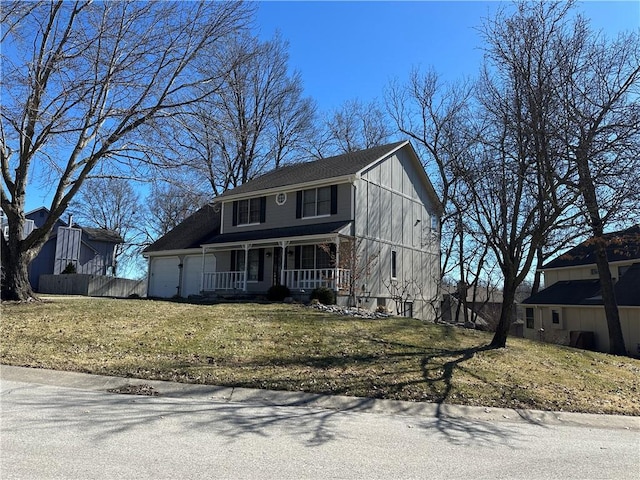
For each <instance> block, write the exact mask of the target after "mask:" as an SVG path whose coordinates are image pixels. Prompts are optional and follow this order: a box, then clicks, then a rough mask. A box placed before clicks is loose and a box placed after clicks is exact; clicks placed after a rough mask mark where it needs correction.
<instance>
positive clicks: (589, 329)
mask: <svg viewBox="0 0 640 480" xmlns="http://www.w3.org/2000/svg"><path fill="white" fill-rule="evenodd" d="M605 239H606V241H607V258H608V260H609V265H610V269H611V276H612V278H613V280H614V282H615V284H614V290H615V295H616V301H617V303H618V312H619V314H620V323H621V326H622V334H623V337H624V340H625V346H626V348H627V352H628V353H629V354H630V355H633V356H640V226H638V225H636V226H634V227H631V228H628V229H626V230H622V231H618V232H613V233H609V234H607V235H605ZM543 272H544V281H545V287H546V288H545V289H544V290H541V291H540V292H538V293H537V294H535V295H532V296H531V297H529V298H527V299H526V300H524V301H523V302H522V303H523V306H524V307H525V325H524V336H525V337H526V338H531V339H536V340H543V341H548V342H553V343H560V344H565V345H573V346H577V347H581V348H587V349H591V350H598V351H602V352H607V351H609V332H608V329H607V321H606V317H605V313H604V306H603V304H602V296H601V294H600V280H599V278H598V269H597V267H596V261H595V246H594V242H593V241H590V240H587V241H585V242H582V243H581V244H579V245H577V246H576V247H573V248H572V249H570V250H568V251H567V252H566V253H564V254H563V255H560V256H559V257H557V258H555V259H554V260H552V261H551V262H549V263H548V264H546V265H545V266H544V267H543Z"/></svg>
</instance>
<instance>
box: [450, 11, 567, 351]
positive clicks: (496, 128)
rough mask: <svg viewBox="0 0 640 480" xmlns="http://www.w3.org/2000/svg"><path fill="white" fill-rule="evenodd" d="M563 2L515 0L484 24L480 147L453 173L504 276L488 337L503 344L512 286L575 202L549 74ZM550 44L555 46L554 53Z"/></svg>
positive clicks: (554, 69)
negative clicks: (457, 175)
mask: <svg viewBox="0 0 640 480" xmlns="http://www.w3.org/2000/svg"><path fill="white" fill-rule="evenodd" d="M570 8H571V5H570V4H569V3H567V4H560V3H553V4H551V3H550V4H544V3H539V4H535V5H530V4H526V3H520V4H518V5H517V8H516V11H515V13H513V14H512V15H510V16H507V15H505V13H504V11H501V12H498V14H497V15H496V16H495V17H494V18H493V19H489V20H487V22H486V23H485V25H484V29H483V32H484V35H485V39H486V41H487V45H488V46H487V57H486V59H487V61H486V67H485V71H484V75H483V77H482V80H481V83H480V84H479V89H478V100H479V111H478V113H479V116H480V118H482V119H483V122H484V124H483V127H482V130H481V132H480V134H479V135H478V138H482V139H483V141H482V143H481V144H479V148H478V149H477V150H476V151H475V152H473V155H469V156H468V157H466V158H464V159H463V160H464V161H463V162H462V163H461V164H460V167H459V168H460V172H461V174H462V177H463V178H464V183H465V188H466V189H467V190H468V192H470V194H471V195H470V198H471V209H470V213H471V220H472V222H473V229H474V230H475V231H476V232H477V233H478V234H480V235H481V236H482V238H484V239H486V241H487V243H488V245H489V247H490V249H491V250H492V252H493V254H494V255H495V257H496V259H497V262H498V265H499V266H500V270H501V273H502V277H503V304H502V310H501V313H500V321H499V323H498V326H497V327H496V332H495V335H494V337H493V340H492V342H491V346H493V347H504V346H505V344H506V339H507V336H508V333H509V328H510V326H511V323H512V321H513V319H514V311H515V309H514V301H515V295H516V291H517V289H518V287H519V286H520V285H521V284H522V282H523V281H524V280H525V279H526V277H527V275H528V274H529V272H530V270H531V267H532V265H533V263H534V261H535V259H536V254H537V252H538V247H539V245H542V244H544V242H545V239H546V238H547V235H548V232H549V231H551V229H552V227H553V226H554V225H557V224H558V222H559V221H562V220H563V219H564V216H565V215H566V214H567V212H570V207H571V206H572V205H573V204H575V198H576V196H575V193H574V192H571V191H570V189H568V188H567V186H566V185H567V182H568V180H569V178H570V176H571V170H570V169H569V168H568V166H567V165H566V163H565V162H563V155H564V151H565V149H564V146H563V144H562V142H561V141H560V139H559V134H560V129H559V127H560V126H559V125H558V118H561V114H562V103H561V99H560V98H558V96H557V95H555V90H554V86H555V83H554V82H555V79H556V78H558V77H559V76H560V70H561V69H562V67H563V64H564V63H565V62H566V61H567V60H568V58H567V57H568V56H569V54H570V52H569V50H568V49H567V48H566V38H563V37H558V36H557V32H558V31H559V30H561V25H562V23H563V21H564V20H565V19H566V18H567V17H566V16H567V12H568V11H569V9H570ZM554 48H555V51H554Z"/></svg>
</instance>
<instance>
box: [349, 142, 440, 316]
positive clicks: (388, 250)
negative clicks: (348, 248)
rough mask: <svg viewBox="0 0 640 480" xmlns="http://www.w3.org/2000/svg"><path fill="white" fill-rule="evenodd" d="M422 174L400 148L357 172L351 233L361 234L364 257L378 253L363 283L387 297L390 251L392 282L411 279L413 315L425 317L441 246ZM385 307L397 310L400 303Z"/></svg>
mask: <svg viewBox="0 0 640 480" xmlns="http://www.w3.org/2000/svg"><path fill="white" fill-rule="evenodd" d="M420 168H421V167H420ZM423 175H424V174H423V173H422V172H420V171H418V170H416V166H415V164H414V162H413V159H412V158H411V157H410V156H409V154H408V153H407V152H406V151H405V150H399V151H397V152H396V153H395V154H394V155H392V156H390V157H388V158H386V159H384V160H382V161H381V162H378V163H377V164H375V165H373V166H371V167H370V168H369V169H367V170H366V171H364V172H362V175H361V178H360V179H359V180H358V181H357V182H356V185H355V189H356V211H355V235H356V237H362V238H364V239H365V251H366V253H365V255H364V256H365V258H366V257H368V256H371V255H377V260H376V262H375V263H374V266H373V269H372V273H371V275H370V276H369V284H370V288H369V286H368V287H367V288H368V289H369V290H370V291H371V292H372V295H375V296H379V297H382V298H385V297H386V298H387V302H389V300H390V297H391V295H392V292H391V291H390V290H391V289H392V287H391V283H392V282H391V280H392V278H391V256H392V252H393V251H395V252H396V263H397V265H396V270H397V272H396V273H397V275H396V279H395V284H396V285H397V286H398V288H399V289H400V290H402V289H404V287H405V285H408V284H410V287H409V288H410V291H411V299H410V300H411V301H413V303H414V307H413V308H414V312H413V313H414V316H415V317H417V318H421V319H425V320H426V319H433V317H434V314H435V313H434V311H433V308H432V307H431V304H430V302H431V301H434V302H435V303H436V304H437V284H438V281H439V277H440V256H439V254H440V247H439V236H438V234H437V232H432V230H431V217H432V216H435V217H436V218H437V206H436V205H434V204H433V203H432V200H431V197H430V196H429V193H428V191H427V187H426V186H425V184H424V181H423V179H424V177H423ZM387 307H390V308H391V309H392V310H394V311H395V312H394V313H402V308H403V306H402V305H397V306H396V305H395V304H392V305H389V304H387Z"/></svg>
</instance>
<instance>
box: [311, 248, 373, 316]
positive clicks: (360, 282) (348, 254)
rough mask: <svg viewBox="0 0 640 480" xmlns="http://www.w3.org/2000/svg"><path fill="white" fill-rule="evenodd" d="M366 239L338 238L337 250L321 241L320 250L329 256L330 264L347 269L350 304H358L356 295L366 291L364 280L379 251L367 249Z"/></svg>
mask: <svg viewBox="0 0 640 480" xmlns="http://www.w3.org/2000/svg"><path fill="white" fill-rule="evenodd" d="M365 243H366V241H365V240H364V239H362V238H357V239H356V238H343V239H341V240H340V244H339V247H338V250H337V251H336V250H335V249H334V247H335V245H333V244H329V243H323V244H321V245H320V248H321V249H322V251H324V252H325V253H326V254H327V255H328V256H329V261H330V262H331V265H334V266H336V267H337V268H340V269H343V270H346V271H348V272H349V273H348V276H347V282H346V285H342V287H343V288H344V286H346V287H347V290H348V291H349V301H350V303H351V306H354V307H355V306H357V305H358V296H359V294H360V295H363V294H365V293H366V285H365V284H366V281H367V278H368V277H369V275H371V272H372V271H373V268H374V267H375V265H376V264H377V263H378V257H379V256H380V252H379V251H367V250H366V248H365Z"/></svg>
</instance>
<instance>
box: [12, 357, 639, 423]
mask: <svg viewBox="0 0 640 480" xmlns="http://www.w3.org/2000/svg"><path fill="white" fill-rule="evenodd" d="M0 379H1V380H8V381H14V382H23V383H34V384H42V385H50V386H57V387H65V388H75V389H80V390H89V391H99V392H105V391H107V390H110V389H116V388H121V387H123V386H127V385H140V384H145V385H149V386H151V387H153V389H154V391H155V392H157V393H158V395H159V396H162V397H168V398H186V399H193V400H201V401H215V402H225V403H248V404H258V405H265V406H276V407H292V406H297V407H300V406H305V407H314V408H322V409H327V410H336V411H344V412H362V413H374V414H375V413H386V414H393V415H407V416H417V417H427V418H434V419H436V420H444V419H466V420H470V421H478V422H511V423H514V422H515V423H529V424H536V425H540V426H552V425H573V426H583V427H592V428H612V429H627V430H635V431H640V417H633V416H624V415H599V414H591V413H574V412H551V411H542V410H516V409H507V408H494V407H472V406H466V405H449V404H435V403H421V402H407V401H400V400H385V399H375V398H361V397H347V396H341V395H320V394H314V393H305V392H287V391H276V390H257V389H250V388H238V387H220V386H213V385H194V384H186V383H177V382H167V381H160V380H145V379H138V378H122V377H113V376H106V375H105V376H103V375H92V374H88V373H78V372H64V371H58V370H47V369H39V368H29V367H16V366H11V365H0Z"/></svg>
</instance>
